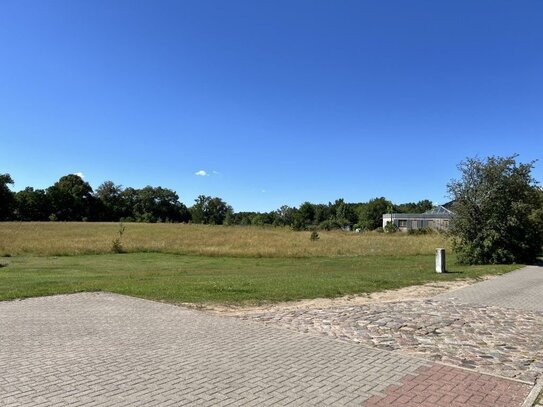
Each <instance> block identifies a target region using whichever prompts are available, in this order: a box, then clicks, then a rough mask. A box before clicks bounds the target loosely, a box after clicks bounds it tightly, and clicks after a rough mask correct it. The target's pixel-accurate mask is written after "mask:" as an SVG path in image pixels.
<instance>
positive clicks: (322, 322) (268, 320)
mask: <svg viewBox="0 0 543 407" xmlns="http://www.w3.org/2000/svg"><path fill="white" fill-rule="evenodd" d="M241 318H243V319H250V320H253V321H258V322H261V323H265V324H267V325H274V326H280V327H283V328H287V329H290V330H295V331H299V332H305V333H308V332H311V333H316V334H320V335H325V336H331V337H334V338H337V339H340V340H342V341H350V342H355V343H361V344H365V345H368V346H372V347H375V348H378V349H383V350H391V351H403V352H407V353H410V354H414V355H417V356H421V357H425V358H428V359H429V360H432V361H440V362H443V363H447V364H452V365H457V366H460V367H466V368H471V369H474V370H476V371H478V372H486V373H491V374H497V375H500V376H504V377H510V378H515V379H519V380H524V381H528V382H531V383H534V382H535V380H536V379H537V377H539V376H540V375H541V374H542V373H543V312H536V311H524V310H517V309H512V308H500V307H495V306H484V305H474V304H457V303H454V302H450V301H443V300H417V301H395V302H388V303H373V304H365V305H360V306H348V307H336V308H326V309H297V310H286V311H273V312H266V313H254V314H247V315H244V316H241Z"/></svg>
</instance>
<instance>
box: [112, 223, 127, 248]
mask: <svg viewBox="0 0 543 407" xmlns="http://www.w3.org/2000/svg"><path fill="white" fill-rule="evenodd" d="M125 229H126V228H125V226H124V225H123V224H122V223H120V224H119V231H118V232H117V233H118V234H119V236H118V237H117V238H115V239H113V240H112V242H111V251H112V252H113V253H123V252H124V249H123V243H122V238H123V234H124V231H125Z"/></svg>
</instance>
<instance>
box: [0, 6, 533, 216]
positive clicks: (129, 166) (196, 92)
mask: <svg viewBox="0 0 543 407" xmlns="http://www.w3.org/2000/svg"><path fill="white" fill-rule="evenodd" d="M542 151H543V1H541V0H526V1H501V0H477V1H473V0H454V1H452V0H451V1H436V0H427V1H420V0H412V1H405V0H389V1H374V0H371V1H369V0H354V1H342V0H339V1H328V0H327V1H317V0H309V1H298V0H286V1H282V0H279V1H278V0H273V1H254V0H247V1H236V0H229V1H221V0H216V1H207V0H195V1H181V0H172V1H157V0H153V1H151V0H148V1H136V0H126V1H124V0H92V1H83V0H81V1H79V0H75V1H74V0H65V1H61V0H39V1H28V0H1V1H0V173H6V172H7V173H10V174H11V176H12V177H13V178H14V180H15V182H16V184H15V186H14V190H20V189H23V188H24V187H25V186H34V187H37V188H44V187H47V186H49V185H52V184H53V183H54V182H55V181H56V180H58V178H60V177H61V176H63V175H66V174H70V173H82V174H83V176H84V179H85V180H86V181H88V182H89V183H90V184H91V186H92V187H93V188H96V187H97V186H98V185H99V184H100V183H102V182H103V181H106V180H112V181H113V182H115V183H116V184H122V185H124V186H132V187H143V186H145V185H148V184H150V185H153V186H162V187H167V188H171V189H174V190H176V191H177V192H178V194H179V195H180V198H181V201H183V202H184V203H185V204H187V205H189V206H190V205H191V204H192V203H193V200H194V198H195V197H196V196H197V195H200V194H205V195H212V196H219V197H221V198H223V199H224V200H226V201H227V202H228V203H229V204H231V205H232V206H233V207H234V209H235V210H236V211H242V210H261V211H263V210H272V209H276V208H278V207H280V206H281V205H283V204H288V205H295V206H298V205H299V204H300V203H302V202H303V201H306V200H309V201H311V202H315V203H319V202H322V203H326V202H328V201H333V200H335V199H336V198H344V199H345V200H346V201H348V202H361V201H367V200H368V199H370V198H373V197H376V196H386V197H387V198H389V199H391V200H393V201H394V202H398V203H399V202H407V201H418V200H420V199H425V198H427V199H431V200H432V201H436V202H443V201H446V200H447V195H446V184H447V182H448V181H449V180H450V179H451V178H455V177H457V176H458V172H457V169H456V165H457V164H458V163H459V162H460V161H461V160H462V159H464V158H466V157H473V156H476V155H478V156H480V157H486V156H488V155H511V154H514V153H518V154H520V157H519V160H520V161H522V162H527V161H531V160H536V159H541V158H542ZM198 174H199V175H198ZM204 174H205V175H204ZM534 175H535V177H536V178H537V179H538V180H539V181H543V162H539V163H538V164H536V170H535V171H534Z"/></svg>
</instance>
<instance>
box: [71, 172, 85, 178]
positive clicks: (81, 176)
mask: <svg viewBox="0 0 543 407" xmlns="http://www.w3.org/2000/svg"><path fill="white" fill-rule="evenodd" d="M73 175H77V176H78V177H79V178H85V174H83V173H82V172H74V173H73Z"/></svg>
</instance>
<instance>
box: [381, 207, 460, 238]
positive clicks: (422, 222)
mask: <svg viewBox="0 0 543 407" xmlns="http://www.w3.org/2000/svg"><path fill="white" fill-rule="evenodd" d="M451 206H452V202H448V203H446V204H444V205H437V206H434V207H433V208H432V209H430V210H429V211H426V212H424V213H385V214H383V228H384V227H385V226H386V225H387V223H389V222H392V223H393V224H394V225H396V227H397V228H398V230H400V231H402V232H408V231H410V230H414V229H427V228H429V229H436V230H443V231H447V230H449V226H450V222H451V220H452V218H453V216H454V212H453V211H452V210H451Z"/></svg>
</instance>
